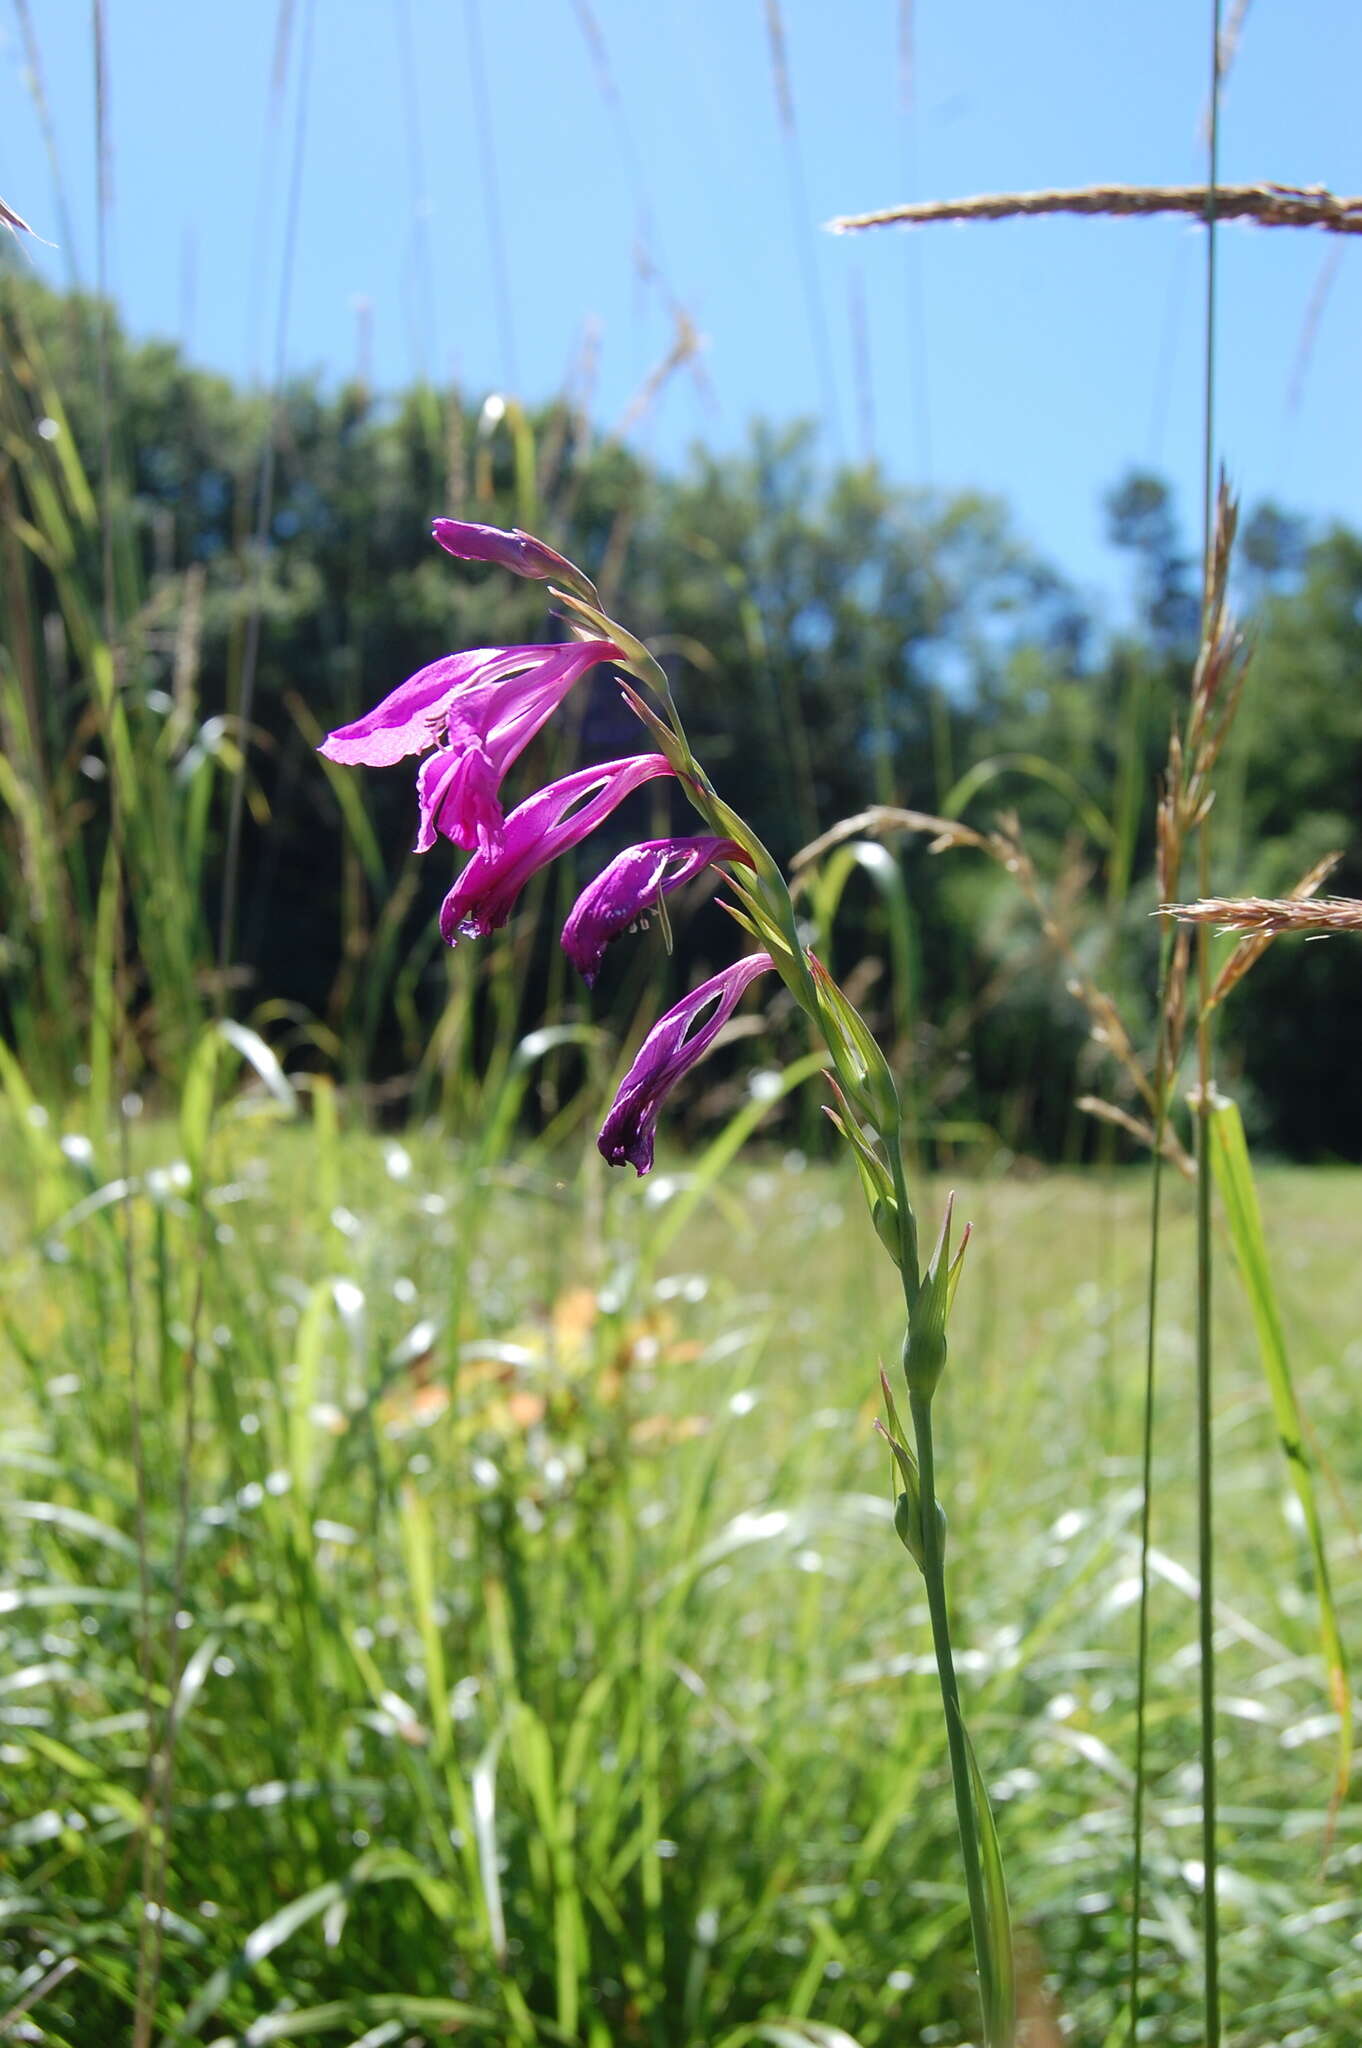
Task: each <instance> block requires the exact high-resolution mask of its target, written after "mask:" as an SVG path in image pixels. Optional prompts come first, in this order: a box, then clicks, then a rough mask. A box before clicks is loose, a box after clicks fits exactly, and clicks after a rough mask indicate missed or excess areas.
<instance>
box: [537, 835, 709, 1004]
mask: <svg viewBox="0 0 1362 2048" xmlns="http://www.w3.org/2000/svg"><path fill="white" fill-rule="evenodd" d="M746 859H747V856H746V854H745V853H743V852H742V850H741V848H740V847H737V846H735V845H734V843H733V841H732V840H731V839H710V838H704V839H645V840H643V841H642V842H641V843H640V844H639V845H638V846H626V847H625V849H624V851H623V853H618V854H616V856H615V858H614V859H613V860H612V861H611V863H610V865H609V867H606V868H602V869H601V872H600V873H599V874H598V875H597V877H596V879H595V881H594V882H588V883H587V885H586V887H585V889H583V891H582V893H581V895H580V896H579V897H578V898H577V901H576V902H575V903H574V904H573V906H572V909H571V911H570V912H569V914H568V921H567V923H566V924H565V925H564V926H563V951H564V952H565V953H566V954H567V956H568V959H569V960H570V961H571V962H572V964H573V966H574V967H575V968H576V969H577V971H578V973H579V974H581V975H582V976H583V978H584V980H585V981H586V985H587V987H588V988H590V987H591V985H592V983H593V982H594V981H595V979H596V976H597V975H598V974H599V973H600V969H601V962H602V960H603V959H604V958H605V949H606V947H607V946H608V945H609V944H610V941H611V940H612V939H616V938H618V937H619V935H620V933H621V932H623V931H627V930H628V929H629V926H630V925H631V924H633V923H635V921H636V920H637V919H638V918H641V917H646V916H647V914H648V912H649V910H651V909H652V908H653V906H654V905H655V904H656V902H657V900H658V898H659V896H665V895H669V894H670V893H671V891H672V890H673V889H679V888H680V887H681V884H682V883H683V882H689V881H690V880H691V878H692V876H694V875H698V874H699V873H700V870H701V869H702V868H707V867H709V866H710V865H711V864H712V863H713V862H714V861H716V860H742V861H746Z"/></svg>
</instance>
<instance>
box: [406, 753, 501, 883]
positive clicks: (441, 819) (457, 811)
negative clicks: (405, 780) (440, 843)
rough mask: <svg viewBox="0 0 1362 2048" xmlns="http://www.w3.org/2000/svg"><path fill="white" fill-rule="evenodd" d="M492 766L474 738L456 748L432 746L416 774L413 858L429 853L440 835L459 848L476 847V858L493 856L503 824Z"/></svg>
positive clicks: (488, 755) (497, 780)
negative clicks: (417, 820)
mask: <svg viewBox="0 0 1362 2048" xmlns="http://www.w3.org/2000/svg"><path fill="white" fill-rule="evenodd" d="M500 786H501V777H500V775H499V774H498V773H497V768H496V763H495V761H494V760H493V758H492V756H491V754H489V752H488V750H487V748H486V747H485V746H484V745H483V743H482V741H481V740H480V739H479V738H478V736H477V734H476V733H470V734H467V735H466V736H465V737H464V739H463V743H462V744H461V745H456V746H447V747H437V749H436V750H435V752H434V753H433V754H427V755H426V758H425V760H424V761H423V762H422V763H421V765H420V767H419V768H418V769H417V771H416V801H417V803H418V804H419V805H420V809H421V823H420V826H419V829H418V830H417V834H416V845H415V847H414V848H413V851H414V852H416V853H429V852H430V849H431V848H432V846H434V844H435V835H436V834H437V833H442V834H443V835H444V837H445V838H446V839H452V840H454V841H455V842H456V843H457V844H459V845H461V846H465V845H471V844H476V846H477V848H478V851H479V852H480V853H492V852H495V850H496V848H497V846H498V845H499V844H500V841H501V833H502V828H503V825H504V823H505V820H504V818H503V815H502V809H501V805H500V803H499V802H498V801H497V790H498V789H499V788H500Z"/></svg>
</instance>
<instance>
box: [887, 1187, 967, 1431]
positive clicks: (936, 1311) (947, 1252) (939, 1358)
mask: <svg viewBox="0 0 1362 2048" xmlns="http://www.w3.org/2000/svg"><path fill="white" fill-rule="evenodd" d="M954 1213H955V1196H954V1195H951V1196H949V1197H948V1199H947V1202H946V1214H945V1216H944V1217H943V1219H942V1223H941V1234H940V1236H939V1237H938V1238H937V1241H936V1249H935V1250H934V1251H933V1253H932V1256H931V1260H930V1262H929V1263H928V1266H927V1270H926V1272H925V1273H924V1274H923V1276H922V1284H921V1286H920V1287H919V1289H918V1293H917V1298H916V1300H915V1301H914V1303H913V1306H912V1309H911V1311H910V1313H909V1316H908V1334H907V1336H906V1337H905V1338H904V1340H903V1371H904V1377H905V1378H906V1379H907V1381H908V1391H909V1393H910V1394H919V1395H922V1396H925V1398H926V1399H927V1400H929V1401H930V1400H931V1398H932V1395H933V1394H934V1393H935V1392H936V1386H937V1381H938V1380H939V1379H940V1378H941V1375H942V1373H943V1372H944V1371H945V1369H946V1319H947V1317H948V1316H949V1314H950V1308H951V1303H952V1301H953V1300H954V1299H955V1289H956V1284H957V1282H958V1281H959V1278H960V1265H961V1261H962V1260H963V1258H964V1256H965V1247H966V1245H967V1244H968V1243H969V1229H968V1227H966V1230H965V1234H964V1236H963V1238H962V1239H961V1242H960V1249H959V1251H958V1252H957V1253H956V1254H955V1256H954V1257H952V1256H951V1218H952V1216H953V1215H954Z"/></svg>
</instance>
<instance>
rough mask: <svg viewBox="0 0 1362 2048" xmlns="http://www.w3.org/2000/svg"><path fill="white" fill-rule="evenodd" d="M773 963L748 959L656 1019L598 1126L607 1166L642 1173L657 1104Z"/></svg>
mask: <svg viewBox="0 0 1362 2048" xmlns="http://www.w3.org/2000/svg"><path fill="white" fill-rule="evenodd" d="M772 965H773V962H772V960H771V956H770V954H769V953H748V954H746V955H745V956H744V958H743V959H741V960H735V961H734V963H733V965H732V966H731V967H726V968H725V969H724V970H723V972H722V974H716V975H714V976H713V978H712V979H711V980H709V981H706V982H704V983H702V984H701V986H700V987H699V988H697V989H692V991H691V993H690V994H689V995H688V996H683V998H682V999H681V1001H680V1002H679V1003H678V1004H677V1005H676V1007H675V1009H673V1010H668V1012H667V1014H666V1016H665V1017H660V1018H659V1019H658V1021H657V1023H656V1024H654V1026H653V1028H652V1030H651V1031H650V1032H649V1033H648V1036H647V1037H646V1038H645V1039H644V1041H643V1044H642V1045H641V1046H640V1047H639V1052H638V1057H637V1059H636V1060H635V1061H634V1064H633V1066H632V1067H630V1069H629V1071H628V1073H627V1074H626V1075H625V1077H624V1079H623V1081H621V1083H620V1086H619V1092H618V1094H617V1095H616V1097H615V1100H614V1102H613V1103H612V1104H611V1107H610V1114H609V1115H608V1116H607V1117H606V1119H605V1122H604V1123H603V1124H602V1125H601V1133H600V1136H599V1138H598V1139H597V1140H596V1144H597V1147H598V1149H599V1151H600V1153H601V1155H602V1157H603V1158H604V1159H606V1160H607V1161H608V1162H609V1164H610V1165H611V1166H623V1165H625V1163H626V1162H627V1163H628V1164H629V1165H630V1166H632V1167H633V1168H634V1170H635V1172H637V1173H640V1174H644V1173H647V1172H648V1171H649V1169H650V1167H651V1166H652V1163H653V1138H654V1135H655V1133H656V1129H657V1118H658V1113H659V1111H660V1110H661V1108H662V1102H663V1098H664V1097H665V1096H666V1094H667V1092H668V1090H669V1089H670V1088H673V1087H674V1086H675V1084H676V1083H677V1082H678V1081H679V1080H680V1079H681V1076H682V1075H683V1074H685V1073H688V1072H689V1070H690V1069H691V1068H692V1067H693V1066H694V1065H695V1064H696V1062H697V1061H698V1060H702V1059H703V1058H704V1056H705V1054H706V1053H707V1052H708V1051H709V1049H710V1047H711V1046H712V1045H713V1043H714V1041H715V1039H716V1038H717V1037H718V1035H719V1033H720V1032H721V1031H722V1030H723V1028H724V1025H725V1024H726V1023H727V1022H728V1020H729V1018H730V1017H731V1016H732V1014H733V1012H734V1010H735V1009H736V1007H737V1004H738V1000H739V998H740V997H741V995H742V993H743V990H744V989H745V988H746V987H747V985H748V983H749V982H752V981H755V980H756V978H757V976H758V975H759V974H764V973H765V972H766V970H767V968H768V967H770V966H772ZM711 1003H712V1004H713V1005H714V1008H713V1011H712V1012H711V1014H710V1015H709V1016H708V1017H707V1018H706V1019H705V1021H704V1023H703V1024H700V1025H699V1026H698V1027H696V1021H695V1020H696V1018H697V1017H699V1016H700V1014H701V1012H702V1011H703V1010H705V1009H706V1008H707V1007H708V1006H709V1005H710V1004H711Z"/></svg>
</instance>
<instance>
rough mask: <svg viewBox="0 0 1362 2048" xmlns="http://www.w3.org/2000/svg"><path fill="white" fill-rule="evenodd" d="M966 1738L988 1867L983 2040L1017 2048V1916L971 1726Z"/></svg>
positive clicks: (994, 2046)
mask: <svg viewBox="0 0 1362 2048" xmlns="http://www.w3.org/2000/svg"><path fill="white" fill-rule="evenodd" d="M964 1734H965V1750H966V1753H967V1755H968V1757H969V1775H970V1785H971V1787H972V1788H973V1792H974V1806H975V1811H976V1814H977V1816H978V1822H979V1861H980V1863H981V1864H982V1866H983V1874H984V1895H985V1898H986V1899H987V1902H988V1942H989V1948H988V1956H987V1958H984V1957H980V1962H981V1963H985V1962H986V1965H987V1967H986V1972H985V1974H984V1978H983V1982H982V1983H981V1985H980V1987H979V1989H980V1992H981V1994H982V1997H983V2005H984V2042H985V2048H1012V2044H1013V2042H1014V2041H1015V2040H1016V2038H1017V1975H1016V1966H1015V1963H1014V1961H1013V1955H1012V1915H1011V1912H1010V1910H1009V1908H1008V1903H1007V1880H1006V1878H1005V1877H1004V1875H1003V1853H1002V1850H1001V1848H1000V1847H999V1844H998V1830H997V1829H996V1828H995V1826H994V1825H993V1809H992V1807H991V1806H990V1805H989V1803H988V1788H987V1786H986V1785H985V1784H984V1776H983V1772H982V1771H981V1770H980V1769H979V1760H978V1758H977V1757H976V1756H975V1754H974V1744H973V1743H972V1742H971V1741H970V1739H969V1730H968V1728H966V1729H965V1731H964Z"/></svg>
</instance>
